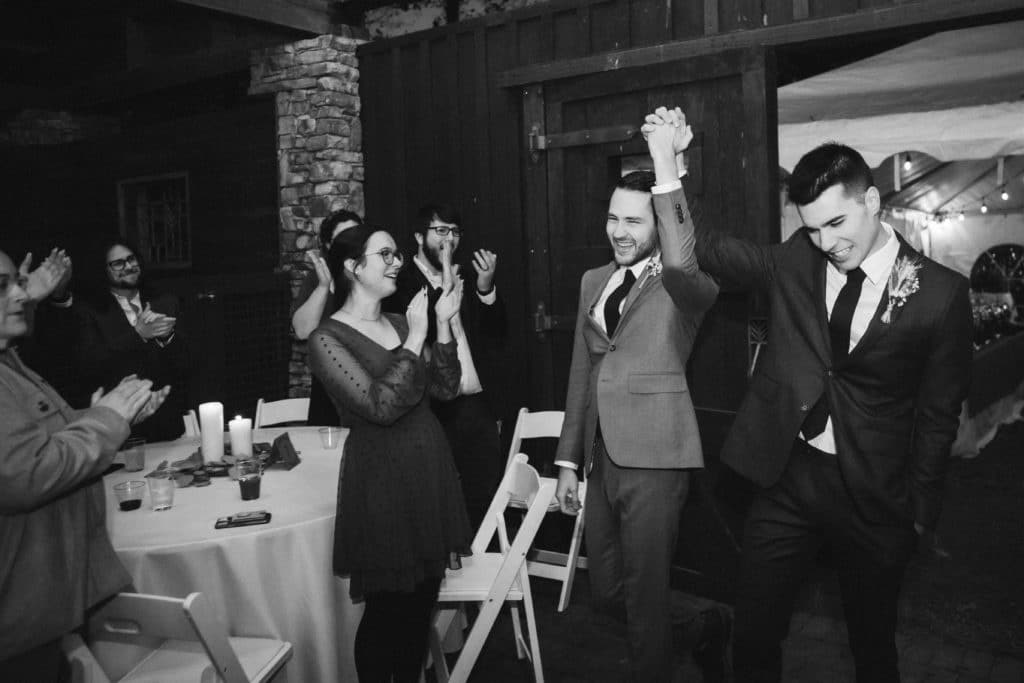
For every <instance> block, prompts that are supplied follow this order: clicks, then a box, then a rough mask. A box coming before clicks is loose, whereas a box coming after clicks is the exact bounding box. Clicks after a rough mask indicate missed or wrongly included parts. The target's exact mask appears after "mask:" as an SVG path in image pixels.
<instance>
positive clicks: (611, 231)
mask: <svg viewBox="0 0 1024 683" xmlns="http://www.w3.org/2000/svg"><path fill="white" fill-rule="evenodd" d="M605 232H606V233H607V234H608V242H609V243H610V244H611V246H612V250H613V251H614V252H615V262H616V263H617V264H619V265H620V266H631V265H633V264H634V263H637V262H638V261H642V260H643V259H645V258H647V257H648V256H650V255H651V254H653V253H654V250H655V249H656V248H657V247H658V232H657V230H656V228H655V224H654V207H653V205H652V204H651V195H650V193H648V192H638V191H636V190H628V189H626V188H622V187H619V188H616V189H615V192H613V193H612V198H611V201H609V202H608V223H607V224H606V225H605Z"/></svg>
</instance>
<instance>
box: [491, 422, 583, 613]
mask: <svg viewBox="0 0 1024 683" xmlns="http://www.w3.org/2000/svg"><path fill="white" fill-rule="evenodd" d="M564 418H565V413H564V412H563V411H561V410H545V411H538V412H536V413H531V412H530V411H529V409H528V408H520V409H519V416H518V418H516V427H515V431H513V432H512V445H511V447H510V448H509V453H508V463H506V465H505V466H506V467H508V466H509V465H510V464H511V463H512V459H513V458H514V457H515V454H516V453H519V452H521V451H522V450H523V448H522V442H523V440H524V439H537V438H554V439H557V438H558V437H559V436H561V434H562V422H563V420H564ZM542 479H549V478H548V477H542ZM550 481H553V482H555V485H556V486H557V485H558V480H557V479H550ZM586 499H587V482H585V481H584V480H583V477H582V476H581V477H580V487H579V500H580V503H581V504H586ZM557 510H558V501H556V500H552V501H551V506H550V508H549V511H551V512H554V511H557ZM582 542H583V510H582V509H581V510H580V511H579V513H577V515H576V522H575V523H574V524H573V527H572V538H571V539H570V541H569V552H568V553H563V552H558V551H554V550H542V549H539V548H535V549H534V550H533V551H532V552H531V553H530V557H529V559H528V562H527V567H528V568H529V572H530V574H531V575H533V576H539V577H542V578H545V579H554V580H555V581H560V582H561V583H562V593H561V595H560V596H559V597H558V611H559V612H564V611H565V609H566V607H568V606H569V597H570V596H571V595H572V583H573V580H574V579H575V578H576V569H577V567H578V568H580V569H586V568H587V558H585V557H580V545H581V544H582Z"/></svg>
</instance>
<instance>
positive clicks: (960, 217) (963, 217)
mask: <svg viewBox="0 0 1024 683" xmlns="http://www.w3.org/2000/svg"><path fill="white" fill-rule="evenodd" d="M957 218H959V219H960V220H961V221H963V220H964V219H965V218H967V216H965V215H964V212H963V211H961V212H960V215H959V216H957Z"/></svg>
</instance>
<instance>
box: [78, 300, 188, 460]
mask: <svg viewBox="0 0 1024 683" xmlns="http://www.w3.org/2000/svg"><path fill="white" fill-rule="evenodd" d="M140 297H141V299H142V304H143V306H145V304H147V303H148V304H149V305H150V308H151V309H152V310H154V311H156V312H157V313H163V314H165V315H169V316H173V317H175V318H177V322H176V323H175V326H174V337H173V338H172V339H171V341H170V343H169V344H167V345H165V346H160V345H159V344H157V343H156V342H155V341H148V342H147V341H145V340H143V339H142V337H140V336H139V335H138V333H137V332H136V331H135V330H134V329H133V328H132V326H131V325H129V324H128V318H127V317H125V314H124V312H123V311H122V310H121V307H120V306H119V305H118V303H117V300H116V299H115V298H114V296H113V295H112V294H110V293H109V292H104V293H102V294H100V295H97V296H96V297H95V298H94V299H93V300H91V301H82V302H81V303H79V302H78V301H77V300H76V302H75V314H76V317H77V319H78V339H77V346H78V354H77V356H78V363H79V368H80V369H81V372H82V376H83V380H84V381H85V382H86V386H89V387H92V389H95V388H96V387H97V386H101V385H102V386H103V387H104V388H105V389H110V388H112V387H114V386H116V385H117V383H118V382H120V381H121V379H122V378H123V377H125V376H126V375H130V374H132V373H135V374H137V375H139V376H140V377H143V378H145V379H150V380H153V387H154V388H160V387H162V386H164V385H167V384H170V385H171V394H170V396H168V397H167V400H166V401H165V402H164V405H162V406H161V407H160V409H159V410H158V411H157V412H156V413H155V414H154V415H152V416H150V417H149V418H148V419H147V420H146V421H145V422H142V423H140V424H138V425H135V427H134V429H133V431H132V433H133V435H136V436H143V437H145V438H147V439H150V440H165V439H174V438H177V437H179V436H181V434H182V433H183V432H184V424H183V423H182V420H181V415H182V413H183V412H184V411H185V410H186V409H187V408H186V406H187V404H188V379H189V377H188V376H189V368H190V364H189V353H188V344H187V342H188V337H187V332H186V330H185V329H184V326H183V325H182V320H181V316H180V305H179V302H178V299H177V297H175V296H173V295H170V294H158V293H153V292H146V291H143V292H141V294H140ZM90 391H91V389H90Z"/></svg>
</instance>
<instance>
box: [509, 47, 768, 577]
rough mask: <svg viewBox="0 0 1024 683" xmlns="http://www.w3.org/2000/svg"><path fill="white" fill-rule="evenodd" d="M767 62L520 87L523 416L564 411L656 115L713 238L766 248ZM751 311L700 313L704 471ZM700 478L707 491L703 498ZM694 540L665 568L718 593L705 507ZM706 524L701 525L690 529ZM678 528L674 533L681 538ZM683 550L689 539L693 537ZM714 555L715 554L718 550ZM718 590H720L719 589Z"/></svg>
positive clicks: (726, 306) (722, 426)
mask: <svg viewBox="0 0 1024 683" xmlns="http://www.w3.org/2000/svg"><path fill="white" fill-rule="evenodd" d="M772 66H773V62H772V55H771V54H770V53H765V52H763V51H761V50H746V51H739V50H737V51H730V52H726V53H719V54H715V55H709V56H702V57H694V58H689V59H686V60H682V61H673V62H667V63H659V64H651V65H648V66H643V67H633V68H628V69H622V70H614V71H610V70H601V71H599V72H598V73H590V74H584V75H579V76H574V77H572V78H565V79H561V80H557V81H551V82H545V83H532V84H524V85H523V86H521V89H520V92H521V96H522V126H523V129H522V135H523V136H524V139H525V140H526V145H525V146H526V153H525V154H524V157H525V158H524V161H523V173H524V185H523V213H524V217H525V236H526V239H527V252H528V253H527V258H528V270H527V272H528V290H529V297H530V298H529V305H530V312H531V316H532V321H531V322H532V329H533V334H532V335H531V341H530V366H531V370H530V379H531V383H530V385H531V396H530V404H529V405H531V406H537V407H538V408H539V407H551V408H562V407H564V405H565V392H566V384H567V379H568V372H569V365H570V357H571V352H572V338H573V328H574V326H575V316H576V310H577V303H578V298H579V285H580V278H581V276H582V274H583V273H584V271H586V270H588V269H590V268H594V267H596V266H600V265H602V264H605V263H607V262H608V261H609V260H610V259H611V250H610V248H609V246H608V241H607V237H606V235H605V217H606V215H607V207H608V199H609V196H610V194H611V188H612V187H613V183H614V181H615V179H616V178H618V177H619V176H620V174H621V173H623V172H624V171H626V170H631V169H635V168H651V166H650V164H651V162H650V157H649V155H648V154H647V147H646V143H645V142H644V140H643V138H642V136H641V135H640V133H639V127H640V125H641V123H642V122H643V117H644V116H645V114H647V113H648V112H650V111H653V110H654V109H655V108H656V107H658V106H660V105H665V106H669V107H671V106H675V105H678V106H680V107H682V109H683V111H684V112H685V114H686V117H687V121H688V122H689V123H690V124H691V125H692V127H693V130H694V132H695V140H694V143H693V144H692V145H691V147H690V150H688V152H687V167H688V171H689V175H690V180H689V181H688V186H689V190H690V202H691V203H692V204H698V205H700V206H701V209H702V210H703V212H704V216H705V219H706V221H707V222H708V223H710V224H711V226H712V227H713V229H716V230H723V231H726V232H729V233H730V234H735V235H739V236H744V237H748V238H750V239H753V240H755V241H758V242H768V241H771V240H772V239H773V236H774V235H777V234H778V228H777V226H778V208H777V207H778V204H777V202H778V185H777V182H778V181H777V170H776V169H777V163H776V161H775V159H776V158H777V154H776V151H775V145H776V136H775V131H774V127H775V82H774V70H773V68H772ZM757 318H758V315H757V312H756V303H752V302H751V300H750V299H749V298H748V297H747V296H745V295H739V294H733V295H730V294H724V295H723V296H721V297H720V299H719V301H718V303H716V305H715V308H714V309H713V310H712V311H711V313H709V315H708V317H707V319H706V322H705V324H704V326H703V328H702V332H701V335H700V339H699V340H698V344H697V348H696V349H695V351H694V355H693V357H692V359H691V364H690V382H691V390H692V394H693V397H694V401H695V404H696V405H697V407H698V419H700V421H701V433H702V437H703V439H704V444H705V452H706V453H707V454H708V456H709V457H708V459H709V472H713V471H714V469H715V465H716V464H717V453H718V447H719V445H720V443H721V439H722V438H723V436H724V433H725V431H726V430H727V428H728V426H729V424H730V423H731V418H732V415H733V414H734V411H735V410H736V407H737V406H738V404H739V400H740V398H741V397H742V394H743V392H744V390H745V388H746V372H747V368H748V360H749V357H750V344H749V342H750V337H751V329H752V326H753V325H754V324H755V321H756V320H757ZM709 488H710V486H709V485H708V483H707V479H706V477H705V489H709ZM687 516H688V517H689V518H690V519H691V521H694V522H695V523H697V524H699V525H702V526H705V527H707V526H708V525H710V526H717V528H719V530H720V533H718V534H714V535H715V536H716V537H715V538H713V539H709V538H708V537H707V534H702V535H701V537H700V538H699V539H697V540H696V542H695V543H682V542H681V546H682V545H687V546H699V547H696V548H690V549H687V550H685V554H686V557H684V558H682V559H680V560H679V562H677V564H679V565H682V566H686V567H697V568H698V569H697V570H696V571H695V573H694V575H695V576H698V577H700V576H702V575H714V577H713V578H712V579H711V582H712V583H717V584H718V585H711V586H704V588H706V591H705V592H708V593H712V594H713V593H720V592H721V591H720V590H719V589H723V587H724V586H726V585H727V584H728V583H729V581H728V578H729V574H730V573H731V570H730V568H728V567H726V566H725V565H726V564H729V563H730V562H731V559H730V558H732V555H733V553H734V552H735V544H734V543H733V540H732V539H731V538H730V537H729V533H728V531H726V527H725V525H724V524H722V523H721V519H716V518H719V517H721V514H720V511H719V510H718V509H716V506H715V505H705V506H704V510H703V512H702V513H701V514H699V515H690V514H687V515H684V520H685V518H686V517H687ZM702 517H703V518H704V519H701V518H702ZM686 526H687V524H686V523H685V521H684V536H685V535H686ZM691 540H693V539H691ZM716 548H717V549H716ZM724 590H725V591H726V592H727V590H728V589H727V588H725V589H724Z"/></svg>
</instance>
